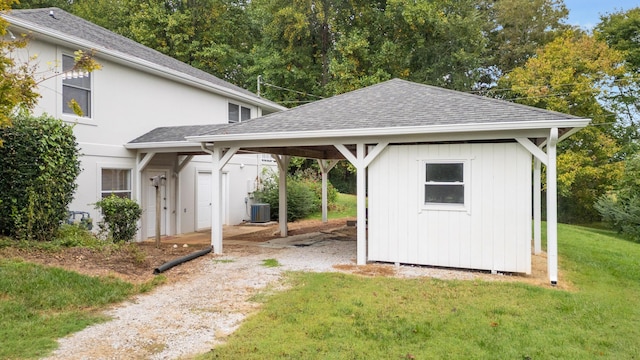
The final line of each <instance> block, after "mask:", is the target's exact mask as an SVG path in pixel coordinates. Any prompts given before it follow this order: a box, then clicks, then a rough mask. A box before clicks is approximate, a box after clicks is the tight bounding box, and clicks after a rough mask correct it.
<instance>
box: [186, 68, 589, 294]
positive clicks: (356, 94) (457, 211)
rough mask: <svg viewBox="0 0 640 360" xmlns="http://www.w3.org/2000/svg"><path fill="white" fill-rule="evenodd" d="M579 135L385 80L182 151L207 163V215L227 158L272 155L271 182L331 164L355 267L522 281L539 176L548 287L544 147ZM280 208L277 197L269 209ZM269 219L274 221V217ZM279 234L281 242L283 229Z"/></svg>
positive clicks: (552, 195)
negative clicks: (291, 168) (340, 185)
mask: <svg viewBox="0 0 640 360" xmlns="http://www.w3.org/2000/svg"><path fill="white" fill-rule="evenodd" d="M588 123H589V119H583V118H577V117H574V116H571V115H566V114H562V113H557V112H552V111H546V110H542V109H538V108H533V107H528V106H523V105H519V104H514V103H510V102H506V101H501V100H496V99H490V98H486V97H481V96H476V95H472V94H468V93H462V92H457V91H452V90H446V89H441V88H437V87H432V86H426V85H421V84H416V83H412V82H408V81H404V80H399V79H394V80H390V81H387V82H384V83H380V84H377V85H373V86H370V87H367V88H363V89H360V90H356V91H353V92H350V93H346V94H342V95H339V96H335V97H332V98H328V99H323V100H319V101H316V102H313V103H310V104H307V105H302V106H299V107H296V108H294V109H290V110H287V111H283V112H278V113H274V114H270V115H266V116H263V117H262V118H260V119H255V120H250V121H246V122H243V123H239V124H234V125H233V126H229V127H226V128H225V129H224V130H222V131H221V130H216V129H212V130H211V131H210V132H209V133H207V134H204V133H201V134H199V135H196V134H194V135H193V136H188V137H187V139H189V140H190V141H193V142H198V143H201V146H203V147H205V146H206V147H207V148H208V149H209V151H210V152H211V154H212V156H213V163H214V166H213V172H214V176H213V183H214V195H213V199H214V203H217V201H216V200H215V199H217V198H219V197H220V196H221V192H220V191H219V189H220V185H221V184H222V183H221V180H220V174H221V173H222V172H223V171H224V169H225V166H228V165H225V164H226V163H227V161H228V159H229V158H230V155H231V154H234V153H240V152H265V153H272V154H278V156H277V159H278V163H279V167H280V172H281V173H283V169H284V168H286V164H287V162H288V159H289V157H290V156H304V157H307V158H316V159H318V160H319V162H320V164H321V166H322V168H323V172H324V173H326V172H328V171H329V170H330V169H331V166H332V164H334V163H335V161H339V160H347V161H349V162H351V163H352V164H353V165H354V166H355V168H356V169H357V195H358V196H357V202H358V209H357V211H358V215H357V216H358V219H357V226H358V229H357V241H358V245H357V263H358V264H365V263H366V262H367V261H382V262H391V263H403V264H418V265H432V266H442V267H453V268H465V269H481V270H489V271H496V272H497V271H500V272H517V273H530V272H531V254H532V252H534V253H538V252H540V251H541V245H540V242H541V241H540V238H541V226H540V223H541V221H540V220H541V216H540V214H541V185H540V183H541V166H542V164H544V165H545V166H546V175H547V192H546V194H547V199H546V200H547V201H546V204H547V256H548V272H549V280H550V281H551V283H552V284H555V283H556V282H557V206H556V203H557V201H556V196H557V195H556V193H557V187H556V145H557V143H558V141H560V140H562V139H564V138H566V137H567V136H569V135H571V134H572V133H574V132H575V131H578V130H579V129H580V128H583V127H585V126H587V125H588ZM281 178H282V177H281ZM281 185H284V184H283V183H282V182H281ZM282 188H284V186H281V189H282ZM284 199H285V197H284V194H283V193H282V192H281V197H280V204H286V202H283V200H284ZM280 211H281V213H280V218H281V219H286V209H284V210H283V209H282V205H281V209H280ZM213 212H214V215H213V227H212V244H213V246H214V250H216V251H222V230H221V224H222V213H221V209H217V208H215V207H214V209H213ZM532 221H533V234H532ZM280 226H281V232H282V233H283V234H286V221H281V222H280ZM532 240H533V245H532Z"/></svg>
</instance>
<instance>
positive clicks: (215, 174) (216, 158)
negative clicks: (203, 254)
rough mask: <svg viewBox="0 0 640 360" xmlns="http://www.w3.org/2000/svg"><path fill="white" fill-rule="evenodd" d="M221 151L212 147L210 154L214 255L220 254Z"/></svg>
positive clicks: (212, 243) (212, 244)
mask: <svg viewBox="0 0 640 360" xmlns="http://www.w3.org/2000/svg"><path fill="white" fill-rule="evenodd" d="M220 157H221V149H220V148H218V147H214V148H213V151H212V154H211V183H212V184H211V202H212V204H213V206H212V207H211V246H212V247H213V252H214V254H222V191H221V183H222V172H221V171H220V169H221V168H222V166H220V162H221V161H220Z"/></svg>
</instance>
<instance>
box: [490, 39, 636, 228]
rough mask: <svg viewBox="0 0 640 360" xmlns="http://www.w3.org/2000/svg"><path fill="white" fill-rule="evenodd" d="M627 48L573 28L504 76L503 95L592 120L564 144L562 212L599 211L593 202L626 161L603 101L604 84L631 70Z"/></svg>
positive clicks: (582, 218)
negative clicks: (618, 48)
mask: <svg viewBox="0 0 640 360" xmlns="http://www.w3.org/2000/svg"><path fill="white" fill-rule="evenodd" d="M622 62H623V54H622V53H621V52H619V51H616V50H613V49H610V48H609V47H608V46H607V44H606V43H604V42H602V41H598V40H597V39H595V38H594V37H593V36H590V35H587V34H583V33H580V32H573V31H568V32H566V33H565V34H563V35H562V36H561V37H558V38H557V39H556V40H554V41H552V42H551V43H549V44H547V45H546V46H545V47H543V48H542V49H540V50H539V51H538V52H537V54H536V56H535V57H532V58H530V59H529V60H527V62H526V63H525V65H524V66H522V67H518V68H516V69H514V70H513V71H511V72H510V73H508V74H507V75H505V76H504V77H502V78H501V79H500V81H499V83H498V88H499V89H504V90H507V92H505V93H498V90H495V91H494V94H496V96H498V97H502V98H507V99H514V100H515V101H517V102H520V103H523V104H527V105H531V106H536V107H540V108H544V109H548V110H555V111H559V112H563V113H567V114H572V115H576V116H580V117H586V118H591V119H592V120H593V122H592V126H589V127H587V128H586V129H583V130H581V131H580V132H578V133H577V134H575V135H573V136H572V137H571V138H569V139H568V140H566V141H564V142H562V143H561V145H560V149H559V155H558V190H559V207H560V211H559V217H560V219H561V220H562V221H568V222H590V221H594V220H597V219H598V218H599V215H598V213H597V211H596V210H595V209H594V208H593V204H594V202H595V201H596V199H598V198H599V197H600V196H601V195H602V194H604V193H605V192H606V191H608V190H611V189H612V187H613V185H614V184H615V182H616V181H617V180H618V179H619V178H620V176H621V171H622V167H623V163H622V162H621V160H622V159H621V157H620V151H621V150H622V146H621V143H620V142H619V140H620V139H618V138H617V137H616V131H617V129H618V126H617V124H616V123H615V116H613V115H614V114H612V113H610V112H608V111H607V110H606V109H605V108H604V107H603V105H602V104H601V102H600V101H599V100H600V99H601V97H602V96H603V94H604V93H605V91H606V90H605V89H607V88H608V87H609V86H610V84H611V82H612V81H614V80H615V79H616V78H618V77H620V76H623V75H624V74H625V72H626V70H625V68H624V66H623V64H622Z"/></svg>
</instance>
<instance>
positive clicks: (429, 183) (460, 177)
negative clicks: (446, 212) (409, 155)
mask: <svg viewBox="0 0 640 360" xmlns="http://www.w3.org/2000/svg"><path fill="white" fill-rule="evenodd" d="M464 187H465V183H464V163H462V162H460V163H426V166H425V184H424V203H425V204H462V205H464Z"/></svg>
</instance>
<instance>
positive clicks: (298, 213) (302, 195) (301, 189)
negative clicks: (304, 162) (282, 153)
mask: <svg viewBox="0 0 640 360" xmlns="http://www.w3.org/2000/svg"><path fill="white" fill-rule="evenodd" d="M278 189H279V187H278V176H277V175H276V174H274V173H269V174H267V175H266V176H265V177H264V178H263V180H262V186H261V188H260V189H259V190H258V191H256V192H255V193H254V196H255V199H256V201H257V202H262V203H267V204H269V205H270V210H271V218H272V219H277V218H278V211H279V208H280V207H279V190H278ZM336 198H337V191H336V190H335V188H333V186H331V184H328V186H327V202H328V203H329V204H331V203H333V202H335V200H336ZM321 207H322V182H321V179H320V178H319V175H318V174H317V173H316V172H315V171H314V170H313V169H311V168H308V169H306V170H304V171H300V172H297V173H296V174H295V175H290V176H288V177H287V220H288V221H295V220H298V219H302V218H305V217H307V216H308V215H309V214H311V213H313V212H314V211H319V210H321Z"/></svg>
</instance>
